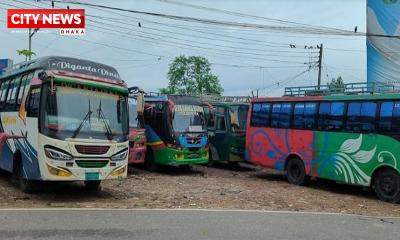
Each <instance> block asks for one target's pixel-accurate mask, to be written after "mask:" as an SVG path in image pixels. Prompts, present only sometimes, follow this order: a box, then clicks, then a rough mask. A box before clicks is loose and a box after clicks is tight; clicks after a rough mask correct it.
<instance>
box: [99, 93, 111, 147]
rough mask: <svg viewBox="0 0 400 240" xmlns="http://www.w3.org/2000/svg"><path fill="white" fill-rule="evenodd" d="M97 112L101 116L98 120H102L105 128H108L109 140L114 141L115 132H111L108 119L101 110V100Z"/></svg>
mask: <svg viewBox="0 0 400 240" xmlns="http://www.w3.org/2000/svg"><path fill="white" fill-rule="evenodd" d="M97 112H98V114H99V116H98V118H101V120H102V121H103V123H104V126H105V128H106V131H107V132H106V136H107V139H108V140H112V139H113V135H114V134H113V132H112V130H111V127H110V124H109V123H108V122H107V119H106V117H105V116H104V113H103V110H102V109H101V100H100V103H99V108H97Z"/></svg>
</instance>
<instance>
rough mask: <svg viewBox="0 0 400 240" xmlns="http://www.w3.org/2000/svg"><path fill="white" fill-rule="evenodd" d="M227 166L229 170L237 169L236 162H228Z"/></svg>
mask: <svg viewBox="0 0 400 240" xmlns="http://www.w3.org/2000/svg"><path fill="white" fill-rule="evenodd" d="M228 165H229V167H230V168H238V167H239V163H238V162H231V161H228Z"/></svg>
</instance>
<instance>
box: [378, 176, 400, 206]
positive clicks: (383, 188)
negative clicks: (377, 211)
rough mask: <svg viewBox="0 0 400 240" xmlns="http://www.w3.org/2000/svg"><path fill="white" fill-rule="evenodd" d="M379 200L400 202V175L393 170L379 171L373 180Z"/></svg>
mask: <svg viewBox="0 0 400 240" xmlns="http://www.w3.org/2000/svg"><path fill="white" fill-rule="evenodd" d="M373 186H374V190H375V193H376V195H377V196H378V198H379V199H380V200H382V201H385V202H391V203H398V202H400V174H399V173H398V172H396V171H395V170H394V169H391V168H383V169H380V170H378V172H377V173H376V174H375V177H374V179H373Z"/></svg>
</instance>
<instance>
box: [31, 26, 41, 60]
mask: <svg viewBox="0 0 400 240" xmlns="http://www.w3.org/2000/svg"><path fill="white" fill-rule="evenodd" d="M37 31H39V28H35V29H34V30H33V32H32V28H29V52H32V37H33V35H35V33H37ZM28 58H29V60H31V55H29V57H28Z"/></svg>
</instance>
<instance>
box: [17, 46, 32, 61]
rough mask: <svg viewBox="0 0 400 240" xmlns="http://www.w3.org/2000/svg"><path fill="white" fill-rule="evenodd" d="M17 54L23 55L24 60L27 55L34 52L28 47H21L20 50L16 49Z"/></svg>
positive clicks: (26, 58) (29, 55)
mask: <svg viewBox="0 0 400 240" xmlns="http://www.w3.org/2000/svg"><path fill="white" fill-rule="evenodd" d="M17 53H18V55H20V56H21V55H23V56H25V61H26V60H28V58H29V57H31V56H33V55H36V53H34V52H32V51H31V50H28V49H22V50H17Z"/></svg>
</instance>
